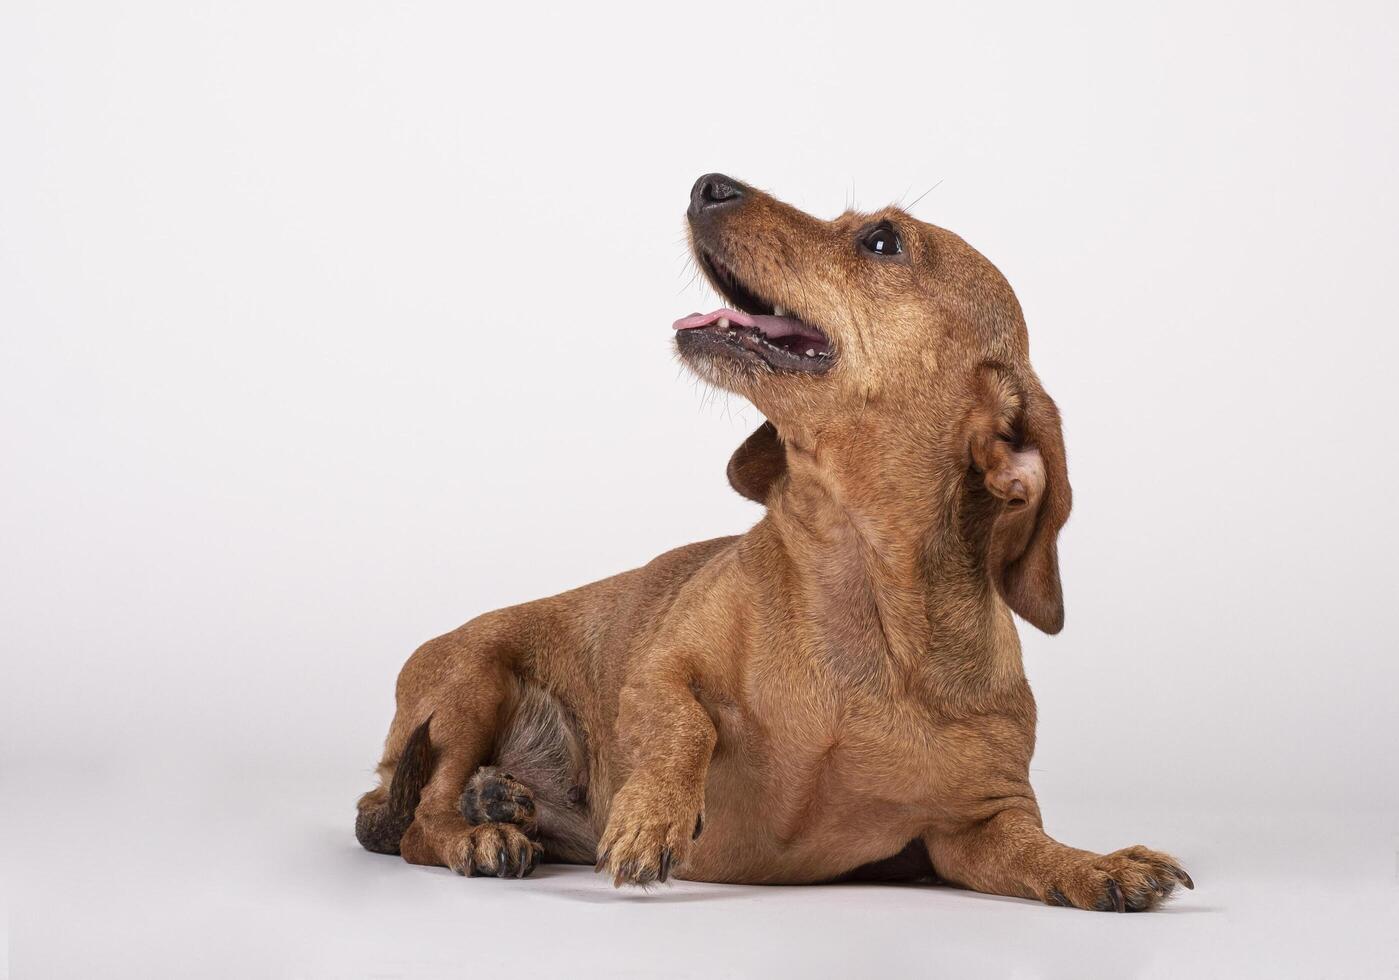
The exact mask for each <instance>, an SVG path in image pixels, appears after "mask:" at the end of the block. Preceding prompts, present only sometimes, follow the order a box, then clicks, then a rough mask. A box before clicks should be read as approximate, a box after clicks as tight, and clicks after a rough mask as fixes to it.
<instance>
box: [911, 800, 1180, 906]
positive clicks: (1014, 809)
mask: <svg viewBox="0 0 1399 980" xmlns="http://www.w3.org/2000/svg"><path fill="white" fill-rule="evenodd" d="M924 842H925V843H926V844H927V846H928V854H929V856H930V857H931V858H932V860H933V867H934V869H936V871H937V874H938V876H939V877H941V878H943V879H945V880H946V881H949V882H951V883H953V884H956V885H961V886H963V887H964V888H971V889H973V890H975V891H979V892H988V893H990V894H992V895H1013V896H1016V897H1019V898H1034V899H1039V900H1040V901H1043V902H1046V903H1048V904H1050V905H1065V906H1073V907H1075V908H1081V909H1093V910H1096V911H1099V912H1114V911H1115V912H1129V911H1130V912H1138V911H1144V910H1146V909H1150V908H1154V907H1155V906H1156V905H1158V904H1160V903H1161V902H1162V901H1164V900H1165V899H1166V898H1167V897H1168V896H1169V895H1170V894H1171V892H1172V890H1173V889H1174V888H1175V886H1176V883H1177V882H1179V883H1180V884H1182V885H1184V886H1185V887H1186V888H1194V887H1195V883H1194V882H1192V881H1191V880H1190V876H1189V875H1188V874H1186V873H1185V872H1184V871H1183V870H1182V869H1181V867H1180V864H1179V862H1177V861H1176V859H1175V858H1173V857H1171V856H1170V855H1168V854H1162V853H1160V852H1159V851H1152V850H1148V849H1147V848H1145V847H1141V846H1139V845H1138V846H1135V847H1126V848H1123V849H1122V850H1120V851H1113V852H1112V853H1111V854H1095V853H1093V852H1092V851H1081V850H1079V849H1078V848H1075V847H1067V846H1065V845H1064V844H1060V843H1059V842H1058V841H1056V840H1054V839H1053V838H1052V837H1050V836H1049V835H1048V834H1046V833H1045V832H1044V830H1043V829H1042V828H1041V826H1040V816H1039V810H1038V808H1037V807H1036V806H1035V804H1034V801H1033V799H1026V800H1025V801H1024V805H1023V806H1011V807H1007V808H1006V809H1002V810H1000V811H999V812H997V813H996V814H995V815H994V816H992V817H990V818H989V819H986V820H980V821H977V822H974V823H969V824H966V825H962V826H958V827H955V828H952V829H946V830H937V831H930V832H929V833H927V834H925V835H924Z"/></svg>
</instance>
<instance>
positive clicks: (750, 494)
mask: <svg viewBox="0 0 1399 980" xmlns="http://www.w3.org/2000/svg"><path fill="white" fill-rule="evenodd" d="M728 472H729V486H731V487H733V488H734V489H735V490H737V491H738V492H739V493H740V494H741V495H742V496H744V497H747V498H748V499H749V500H756V501H757V502H758V503H760V504H765V503H767V498H768V491H769V490H771V489H772V485H773V484H774V483H776V482H777V479H778V477H780V476H782V474H784V473H786V472H787V451H786V450H785V449H783V448H782V440H781V439H779V438H778V436H777V427H776V426H775V425H773V424H772V423H771V422H764V423H763V424H762V425H760V426H758V428H757V429H756V430H754V432H753V434H752V435H751V436H749V437H748V438H747V439H745V440H743V445H741V446H739V447H738V448H737V449H735V450H734V454H733V455H732V456H731V457H729V471H728Z"/></svg>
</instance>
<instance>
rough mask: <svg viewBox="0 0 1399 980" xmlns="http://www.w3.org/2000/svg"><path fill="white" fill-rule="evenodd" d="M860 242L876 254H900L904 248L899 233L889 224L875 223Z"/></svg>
mask: <svg viewBox="0 0 1399 980" xmlns="http://www.w3.org/2000/svg"><path fill="white" fill-rule="evenodd" d="M860 244H861V245H863V246H864V247H865V249H866V250H867V251H870V252H873V253H874V254H875V255H898V254H899V253H900V252H902V251H903V250H904V244H903V242H901V241H899V233H898V232H897V231H895V230H894V228H893V226H892V225H889V224H878V225H875V226H874V227H873V228H871V229H870V230H869V231H868V232H866V233H865V237H864V238H862V239H860Z"/></svg>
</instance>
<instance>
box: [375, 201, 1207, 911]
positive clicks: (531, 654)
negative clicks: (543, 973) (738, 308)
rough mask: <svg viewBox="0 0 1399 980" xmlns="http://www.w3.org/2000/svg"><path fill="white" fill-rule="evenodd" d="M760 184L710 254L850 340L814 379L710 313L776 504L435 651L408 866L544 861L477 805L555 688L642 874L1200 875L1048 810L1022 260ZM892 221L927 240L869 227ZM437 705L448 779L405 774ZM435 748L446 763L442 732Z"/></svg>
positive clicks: (615, 827)
mask: <svg viewBox="0 0 1399 980" xmlns="http://www.w3.org/2000/svg"><path fill="white" fill-rule="evenodd" d="M733 183H734V185H735V186H738V187H741V188H742V191H743V199H742V201H741V203H739V204H737V205H736V206H733V207H727V208H723V209H711V210H714V211H716V212H721V213H716V214H712V215H711V214H699V215H697V214H695V213H693V211H694V209H693V208H692V214H691V218H690V224H691V234H692V240H693V243H694V246H695V249H696V254H697V255H699V256H702V257H708V258H709V259H710V260H717V261H720V262H722V263H723V265H724V266H725V267H726V268H727V269H729V270H731V271H732V272H733V273H734V274H735V275H736V276H737V277H739V278H740V279H741V281H742V282H743V283H744V284H745V285H747V286H749V287H751V288H752V289H753V291H754V292H756V293H758V294H760V295H761V296H762V297H764V298H765V299H766V300H768V301H769V302H771V303H778V304H781V305H782V306H783V307H785V308H786V309H788V310H790V311H793V312H795V313H796V314H797V315H799V316H800V317H801V318H802V319H803V320H805V321H807V322H809V323H812V324H816V325H818V326H819V327H820V328H821V329H822V330H823V331H824V332H825V333H826V334H827V335H828V336H829V338H830V341H831V345H832V348H833V350H834V355H835V356H834V360H833V364H832V366H831V368H830V369H829V370H828V371H825V372H824V373H820V374H796V373H783V372H780V371H774V370H771V369H768V368H765V367H763V366H762V365H758V364H755V363H752V362H747V361H742V360H740V359H736V358H729V357H723V356H719V355H715V354H713V353H712V352H709V351H708V350H706V349H702V348H700V347H699V346H697V345H694V344H689V343H687V340H688V338H686V337H685V336H684V335H682V336H681V337H680V341H681V342H680V345H679V346H680V352H681V356H682V359H683V360H684V361H685V362H686V363H687V365H688V366H690V367H691V368H692V369H693V370H694V371H695V372H696V373H697V374H699V375H700V376H701V377H702V378H704V379H706V380H707V381H709V382H711V383H713V384H715V385H717V386H719V387H722V388H724V389H727V390H729V391H732V392H735V393H737V394H739V395H742V396H744V397H746V398H748V399H749V400H750V401H752V402H753V404H754V405H756V406H757V407H758V408H759V409H760V410H761V411H762V412H763V414H764V415H765V416H766V417H767V418H768V419H769V420H770V422H768V423H765V424H764V426H762V427H760V428H759V430H758V431H757V432H755V433H754V434H753V435H752V436H751V437H750V438H749V439H748V440H747V441H746V442H745V443H744V444H743V445H742V446H741V447H740V448H739V450H738V451H737V452H736V453H735V454H734V458H733V460H732V461H731V462H730V465H729V477H730V481H731V482H732V483H733V485H734V487H735V489H737V490H738V491H739V492H740V493H742V494H744V495H745V496H747V497H750V498H751V499H754V500H757V501H760V502H762V503H763V504H764V505H765V506H766V513H765V515H764V517H763V518H762V520H761V521H759V522H758V524H757V525H756V526H755V527H754V528H753V529H752V530H750V531H749V532H748V533H747V534H745V535H742V536H741V537H733V538H721V539H716V540H712V541H704V542H700V543H698V544H691V545H687V546H685V547H683V548H679V549H677V550H675V551H671V552H669V553H667V554H664V555H662V556H660V557H659V558H657V559H656V560H654V561H653V562H651V563H650V564H649V565H647V566H645V567H644V568H640V569H636V570H634V571H630V572H625V573H623V574H621V575H618V576H615V577H613V578H609V579H605V580H603V581H601V582H597V583H595V584H593V585H589V586H585V587H583V588H580V589H576V590H574V591H571V592H566V593H563V594H562V595H558V596H554V597H552V598H548V599H541V600H539V601H536V602H530V603H526V604H524V605H520V606H514V607H511V608H507V609H503V610H499V611H497V612H492V613H487V614H486V615H483V616H480V617H478V618H476V619H474V620H472V621H471V622H469V623H467V624H466V625H464V626H462V627H460V628H459V629H457V630H455V631H453V632H451V633H449V634H447V635H445V636H442V637H439V638H438V639H435V640H432V641H430V642H429V643H427V644H425V645H424V646H423V647H421V648H420V649H419V650H418V651H417V652H416V653H414V655H413V656H412V657H411V658H410V659H409V661H408V663H407V664H406V665H405V667H404V668H403V671H402V673H401V674H400V676H399V680H398V690H397V704H398V710H397V714H396V716H395V718H394V721H393V724H392V727H391V728H390V731H389V736H388V741H387V746H386V750H385V754H384V761H383V763H382V764H381V766H380V775H381V780H382V781H383V782H384V784H385V785H384V786H381V788H379V789H377V790H374V791H372V792H371V793H369V794H366V796H365V797H364V799H363V800H362V801H361V804H360V806H361V818H360V819H361V823H362V824H365V825H366V826H369V827H371V828H372V829H374V831H375V833H376V834H377V835H378V836H376V837H374V838H373V841H372V842H373V843H374V844H375V845H377V846H375V847H374V848H373V849H376V850H383V849H386V848H385V847H384V841H383V839H382V838H383V831H382V830H381V829H380V828H381V827H389V826H391V825H393V824H394V823H395V822H396V819H390V818H388V817H385V818H382V821H387V822H382V821H381V822H376V821H380V819H381V818H378V817H375V816H374V814H376V813H378V812H379V811H380V810H381V809H383V808H384V807H385V806H386V805H387V804H386V800H388V799H389V798H390V797H392V799H393V800H396V801H398V803H399V805H400V806H401V805H402V802H403V801H404V800H406V799H409V798H410V796H409V794H408V789H410V788H413V787H411V786H408V785H407V784H411V783H419V784H421V785H420V787H418V788H420V793H419V794H418V798H417V806H416V811H415V815H414V819H413V820H412V822H411V825H409V826H408V827H407V829H406V832H404V833H403V836H402V839H401V842H400V843H399V848H400V850H401V853H402V855H403V857H404V858H405V859H406V860H408V861H412V862H415V863H421V864H438V865H445V866H447V867H450V868H454V869H456V870H458V871H464V872H465V871H470V872H472V873H497V874H501V875H503V876H505V875H515V874H524V873H528V870H531V869H532V867H533V861H532V858H531V855H532V854H533V850H532V848H534V847H535V846H536V845H535V844H532V843H531V840H530V834H527V833H526V830H528V829H529V828H524V829H522V828H521V827H520V826H516V825H515V824H512V823H477V824H472V823H469V822H468V819H467V817H466V816H465V815H464V813H463V808H462V806H461V800H462V796H463V791H464V790H465V789H466V788H467V786H468V782H469V781H470V780H472V778H473V775H474V774H476V773H477V771H478V769H480V768H481V767H482V766H488V765H491V764H492V762H493V761H494V760H495V758H496V756H497V754H498V753H499V752H500V751H501V747H500V743H501V742H502V741H503V740H506V739H507V738H508V736H507V732H508V731H509V730H510V728H511V725H512V721H511V719H512V718H514V717H516V708H517V706H518V704H519V703H520V699H521V697H522V694H521V692H522V691H533V690H538V691H540V692H542V693H546V694H547V695H548V697H549V698H551V699H552V703H555V704H557V706H558V718H559V719H560V720H559V721H558V722H557V725H558V726H559V727H560V728H561V729H567V731H566V733H564V735H561V736H560V737H566V739H567V741H568V744H569V745H571V746H575V748H573V749H571V750H570V751H571V752H572V753H573V756H570V757H576V758H577V761H576V763H572V764H570V767H571V768H576V769H577V770H578V771H576V772H567V773H560V775H559V779H560V780H562V781H561V782H560V783H559V785H561V786H564V785H571V786H574V787H575V790H576V792H575V795H574V797H573V798H574V799H575V800H576V801H579V806H580V807H582V811H581V812H582V816H583V819H584V820H585V821H586V823H587V826H589V827H590V833H591V834H592V835H594V836H595V838H596V842H597V843H596V857H597V861H598V866H599V868H600V869H604V870H605V871H606V872H607V874H608V875H609V876H610V877H611V878H612V879H613V880H614V882H616V883H618V884H622V883H631V884H641V885H646V884H649V883H651V882H654V881H657V880H664V879H665V878H666V877H668V875H669V874H672V873H674V874H676V875H677V876H679V877H683V878H689V879H695V880H703V881H723V882H773V883H777V882H782V883H800V882H825V881H833V880H837V879H842V878H844V877H848V876H851V875H856V874H858V869H860V868H862V867H863V866H868V865H872V867H873V869H874V871H873V876H875V877H884V876H887V872H888V870H889V869H891V868H895V867H905V866H906V867H911V868H917V869H923V870H922V871H920V872H917V873H923V872H925V871H926V867H927V861H926V860H924V856H925V855H926V857H927V858H929V859H931V864H932V867H933V868H934V869H935V872H936V875H937V876H938V877H939V878H940V879H942V880H944V881H947V882H950V883H954V884H958V885H962V886H965V887H967V888H972V889H976V890H978V891H984V892H990V893H994V894H999V895H1011V896H1020V897H1024V898H1030V899H1038V900H1040V901H1044V902H1047V903H1049V904H1057V905H1070V906H1075V907H1078V908H1084V909H1102V910H1113V909H1116V910H1119V911H1120V910H1134V909H1146V908H1151V907H1154V906H1155V905H1157V904H1158V903H1159V902H1160V901H1161V900H1163V899H1164V898H1166V897H1167V896H1168V895H1169V894H1170V893H1171V891H1172V889H1173V888H1174V886H1175V884H1176V883H1177V882H1179V883H1183V884H1185V885H1186V886H1188V887H1193V885H1192V884H1191V882H1190V879H1189V876H1188V875H1186V874H1185V872H1184V871H1182V870H1181V869H1180V866H1179V864H1178V862H1176V861H1175V860H1174V859H1173V858H1171V857H1169V856H1168V855H1165V854H1161V853H1159V852H1155V851H1150V850H1147V849H1146V848H1142V847H1130V848H1126V849H1123V850H1120V851H1116V852H1114V853H1111V854H1106V855H1104V854H1097V853H1093V852H1089V851H1082V850H1077V849H1074V848H1070V847H1067V846H1065V845H1063V844H1060V843H1058V842H1057V841H1055V840H1053V839H1052V838H1050V837H1049V836H1047V835H1046V834H1045V833H1044V831H1043V829H1042V825H1041V819H1040V812H1039V807H1038V805H1037V803H1036V801H1035V795H1034V791H1033V790H1032V789H1031V787H1030V783H1029V763H1030V758H1031V755H1032V753H1033V750H1034V740H1035V704H1034V700H1033V698H1032V697H1031V694H1030V689H1029V686H1028V685H1027V683H1026V680H1025V675H1024V671H1023V668H1022V664H1021V652H1020V643H1019V639H1018V637H1017V635H1016V629H1015V624H1014V622H1013V620H1012V616H1011V613H1012V611H1013V612H1015V613H1017V614H1019V615H1020V616H1021V617H1022V618H1024V619H1026V620H1027V621H1028V622H1030V623H1032V624H1033V625H1035V626H1037V627H1039V628H1040V629H1043V630H1045V631H1047V632H1051V633H1055V632H1058V631H1059V629H1060V628H1061V627H1062V625H1063V600H1062V595H1061V588H1060V581H1059V568H1058V558H1057V552H1056V542H1057V536H1058V532H1059V529H1060V528H1061V527H1062V526H1063V524H1064V522H1065V520H1067V518H1068V514H1069V508H1070V502H1071V498H1070V490H1069V483H1068V473H1067V469H1066V465H1065V456H1064V448H1063V440H1062V436H1061V433H1060V422H1059V415H1058V412H1057V410H1056V408H1055V405H1054V402H1053V401H1052V400H1051V399H1050V397H1049V396H1048V394H1046V393H1045V391H1044V389H1043V387H1042V386H1041V384H1040V382H1039V379H1038V378H1037V377H1036V376H1035V373H1034V371H1033V370H1032V369H1031V367H1030V361H1029V345H1028V338H1027V334H1026V330H1025V325H1024V321H1023V319H1022V316H1021V311H1020V307H1019V304H1018V303H1017V301H1016V299H1015V295H1014V293H1013V292H1012V291H1011V288H1010V286H1009V285H1008V284H1007V283H1006V281H1005V279H1004V278H1003V277H1002V276H1001V274H1000V273H999V272H998V271H997V270H996V268H995V267H994V266H992V265H991V263H990V262H988V261H987V260H986V259H985V258H983V257H982V256H981V255H980V254H979V253H978V252H976V251H975V250H974V249H972V248H971V247H970V246H969V245H967V244H966V243H965V242H964V241H962V239H960V238H958V237H957V236H956V235H954V234H952V233H951V232H948V231H946V230H944V229H941V228H938V227H935V226H933V225H929V224H926V223H923V222H920V221H917V220H915V219H913V218H912V217H910V216H909V215H908V214H906V213H904V212H902V211H900V210H898V209H893V208H890V209H886V210H884V211H881V212H878V213H876V214H873V215H868V214H855V213H847V214H845V215H842V216H841V217H839V218H837V219H835V220H834V221H829V222H828V221H821V220H818V219H816V218H813V217H811V216H809V215H806V214H804V213H802V212H800V211H798V210H796V209H794V208H792V207H789V206H788V205H785V204H783V203H781V202H779V201H777V200H776V199H774V198H772V197H770V196H768V195H766V194H762V193H760V192H758V191H755V190H753V189H751V188H747V187H742V185H738V184H737V182H733ZM878 221H885V222H888V223H889V224H890V226H892V227H894V228H895V229H897V231H898V233H899V235H900V236H901V238H902V241H903V252H902V254H900V255H898V256H896V257H892V258H886V257H883V256H878V257H876V256H871V255H870V254H868V253H867V252H863V251H862V250H861V249H860V248H859V245H858V242H859V238H860V235H861V233H862V230H863V229H866V228H868V227H869V226H870V225H871V224H872V223H875V222H878ZM429 717H430V718H431V726H430V732H431V742H432V749H433V757H432V758H433V765H432V769H431V775H430V776H428V775H427V774H426V773H425V772H420V773H419V774H418V775H416V776H411V777H403V783H404V784H405V785H402V786H401V785H399V784H398V783H394V782H393V773H394V770H395V768H398V767H399V766H400V761H401V758H402V757H403V756H404V752H405V746H407V745H409V744H410V736H411V735H412V733H414V731H415V730H420V729H421V726H423V725H424V723H425V720H426V719H428V718H429ZM409 757H410V758H411V760H412V766H413V767H416V768H417V769H418V770H420V769H421V763H422V759H423V755H422V746H421V745H417V744H415V745H414V746H413V751H412V752H410V753H409ZM564 757H565V756H564V755H560V758H564ZM388 786H392V789H387V788H385V787H388ZM570 792H574V791H570ZM466 812H468V813H471V812H476V811H473V810H472V809H471V808H470V807H468V808H467V810H466ZM366 814H367V815H368V816H366ZM541 822H542V818H541ZM701 827H702V829H703V833H702V834H700V833H699V830H700V829H701ZM910 844H912V847H910ZM544 849H545V853H546V860H547V859H548V850H549V842H548V840H547V839H546V840H545V841H544ZM910 855H911V857H912V860H910ZM573 859H575V860H576V859H577V858H576V857H575V858H573ZM875 862H879V863H877V864H876V863H875ZM911 876H916V874H913V873H911Z"/></svg>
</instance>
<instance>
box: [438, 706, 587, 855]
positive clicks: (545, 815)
mask: <svg viewBox="0 0 1399 980" xmlns="http://www.w3.org/2000/svg"><path fill="white" fill-rule="evenodd" d="M512 701H513V704H514V709H513V710H512V711H511V713H510V717H509V719H508V720H507V721H506V723H505V724H504V725H503V726H502V727H501V731H500V735H499V739H498V743H497V749H496V754H495V760H494V764H493V765H488V766H482V767H481V768H480V769H477V770H476V772H475V774H474V775H473V776H472V777H471V779H470V781H469V782H468V783H467V786H466V791H465V792H464V793H462V797H461V806H460V809H461V813H462V815H463V816H464V817H465V818H466V820H467V821H468V822H470V823H473V824H481V823H508V824H513V825H514V826H516V827H518V828H520V830H521V831H523V832H524V833H525V835H526V836H528V837H529V838H530V839H531V840H532V841H535V842H536V843H538V844H539V845H540V846H541V847H542V849H543V858H544V860H546V861H552V862H555V863H560V864H592V863H593V862H594V861H595V860H596V857H595V855H596V851H597V833H596V831H595V830H594V829H593V825H592V814H591V812H590V810H589V808H588V802H587V789H586V784H587V768H588V767H587V759H586V751H585V747H584V744H583V739H582V736H581V733H580V730H579V727H578V726H577V725H576V724H574V723H573V721H572V719H570V718H569V716H568V713H567V712H566V711H565V710H564V708H563V706H562V705H561V704H560V703H559V702H558V701H557V700H556V699H555V698H554V697H552V696H551V695H549V694H548V693H547V692H546V691H544V690H543V689H542V688H540V687H537V686H534V685H523V684H522V685H520V689H519V692H518V694H517V695H516V696H515V697H514V698H512Z"/></svg>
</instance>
